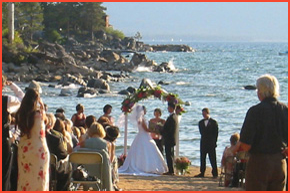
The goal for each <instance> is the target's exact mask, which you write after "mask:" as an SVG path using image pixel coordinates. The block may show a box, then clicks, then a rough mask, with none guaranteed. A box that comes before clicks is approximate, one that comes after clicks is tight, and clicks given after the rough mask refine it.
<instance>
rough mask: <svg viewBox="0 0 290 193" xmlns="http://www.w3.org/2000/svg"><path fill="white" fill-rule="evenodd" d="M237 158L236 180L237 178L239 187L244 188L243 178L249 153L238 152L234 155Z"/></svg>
mask: <svg viewBox="0 0 290 193" xmlns="http://www.w3.org/2000/svg"><path fill="white" fill-rule="evenodd" d="M236 157H237V160H238V161H237V166H239V168H238V169H239V171H238V178H239V187H242V188H244V187H245V182H246V180H245V177H246V166H247V162H248V160H249V153H248V152H245V151H240V152H238V153H237V155H236Z"/></svg>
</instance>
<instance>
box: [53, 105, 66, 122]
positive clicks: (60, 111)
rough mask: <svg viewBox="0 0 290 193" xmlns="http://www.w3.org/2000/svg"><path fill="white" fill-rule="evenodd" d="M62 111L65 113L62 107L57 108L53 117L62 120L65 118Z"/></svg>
mask: <svg viewBox="0 0 290 193" xmlns="http://www.w3.org/2000/svg"><path fill="white" fill-rule="evenodd" d="M64 113H65V111H64V109H63V108H58V109H56V111H55V117H56V118H59V119H61V120H63V121H64V120H65V114H64Z"/></svg>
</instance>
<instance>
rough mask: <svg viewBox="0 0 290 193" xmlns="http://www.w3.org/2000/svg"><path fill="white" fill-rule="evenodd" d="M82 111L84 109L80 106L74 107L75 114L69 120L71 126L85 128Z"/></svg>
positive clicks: (84, 118)
mask: <svg viewBox="0 0 290 193" xmlns="http://www.w3.org/2000/svg"><path fill="white" fill-rule="evenodd" d="M84 110H85V107H84V106H83V105H82V104H78V105H77V106H76V111H77V113H75V114H74V115H73V116H72V118H71V120H72V122H73V126H76V127H85V120H86V115H85V114H84Z"/></svg>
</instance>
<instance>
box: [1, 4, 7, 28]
mask: <svg viewBox="0 0 290 193" xmlns="http://www.w3.org/2000/svg"><path fill="white" fill-rule="evenodd" d="M5 28H8V2H2V29H5Z"/></svg>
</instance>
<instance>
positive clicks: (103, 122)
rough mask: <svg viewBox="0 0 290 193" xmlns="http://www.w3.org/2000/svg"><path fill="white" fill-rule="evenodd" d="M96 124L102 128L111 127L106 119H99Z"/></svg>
mask: <svg viewBox="0 0 290 193" xmlns="http://www.w3.org/2000/svg"><path fill="white" fill-rule="evenodd" d="M98 123H100V124H101V125H102V126H103V127H104V128H106V127H107V126H112V124H111V121H110V120H109V118H108V117H104V116H102V117H100V118H99V119H98Z"/></svg>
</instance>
